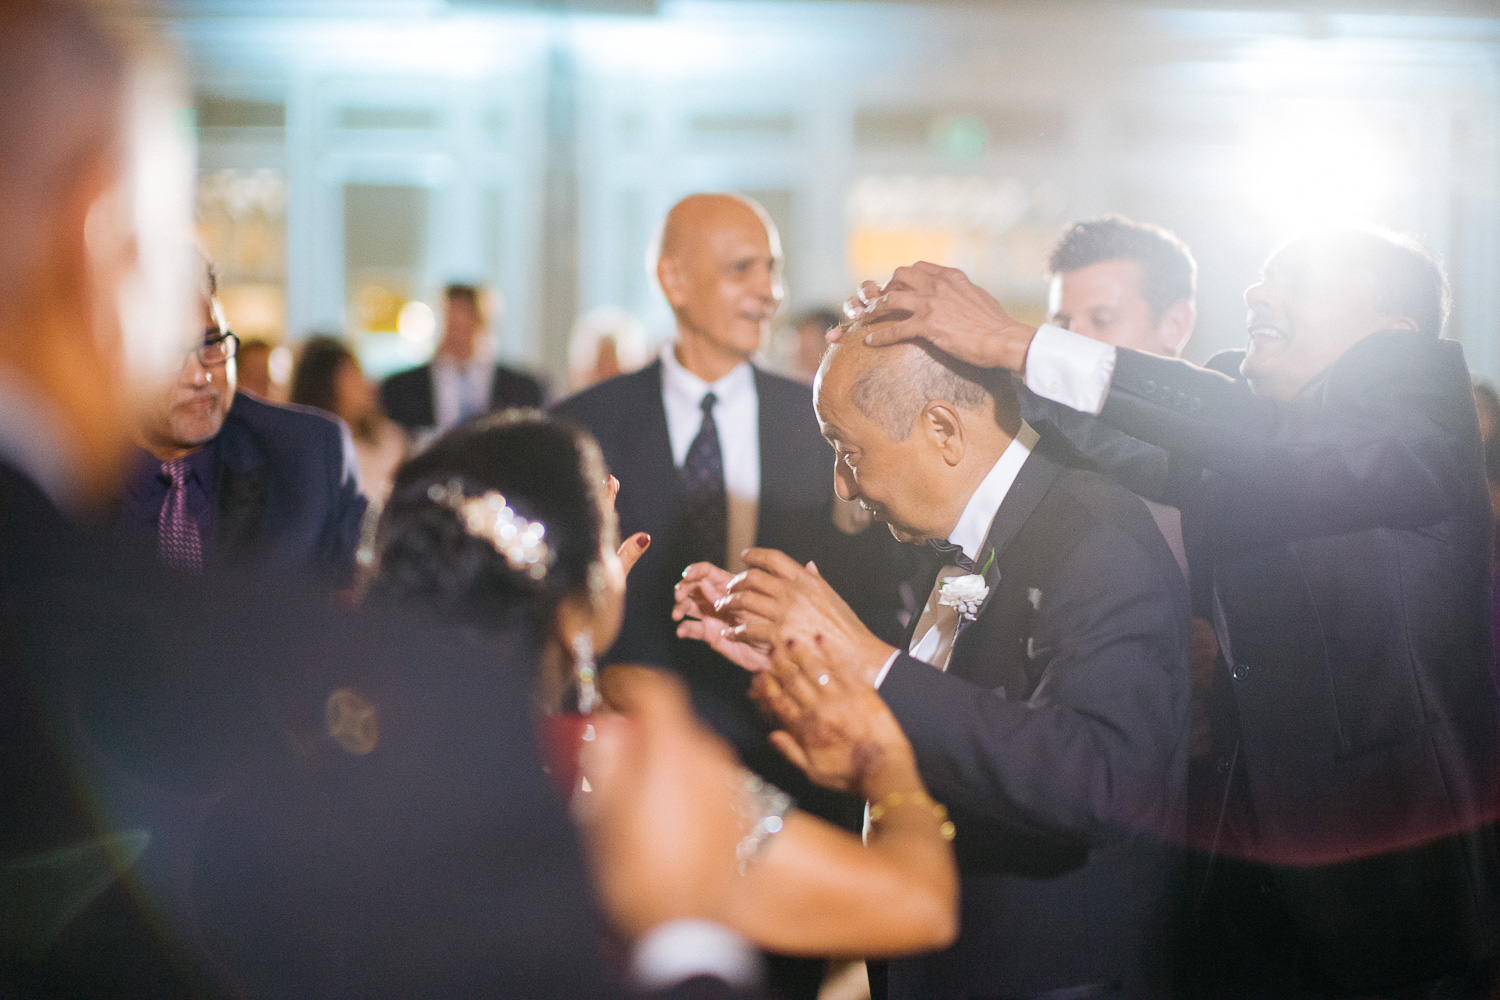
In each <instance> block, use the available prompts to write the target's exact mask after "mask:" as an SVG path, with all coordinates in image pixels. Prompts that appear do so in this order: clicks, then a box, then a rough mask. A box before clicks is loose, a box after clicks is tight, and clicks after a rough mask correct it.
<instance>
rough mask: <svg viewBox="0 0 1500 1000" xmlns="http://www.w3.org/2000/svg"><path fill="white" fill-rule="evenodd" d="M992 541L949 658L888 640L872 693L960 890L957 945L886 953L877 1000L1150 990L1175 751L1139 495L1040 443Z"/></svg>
mask: <svg viewBox="0 0 1500 1000" xmlns="http://www.w3.org/2000/svg"><path fill="white" fill-rule="evenodd" d="M991 552H993V553H994V568H993V569H992V570H991V572H990V574H989V575H990V578H991V580H992V581H993V582H992V585H991V591H990V594H989V597H988V599H987V600H986V602H985V603H984V605H983V607H982V608H981V609H980V611H979V614H978V617H977V619H976V620H974V621H973V622H972V623H968V624H966V626H965V627H964V628H963V630H962V631H961V632H960V634H959V636H958V638H957V639H956V640H955V642H954V646H953V652H952V657H951V659H950V661H949V665H948V670H947V672H946V673H942V672H939V671H938V670H936V669H934V668H933V667H931V666H929V665H928V664H926V663H922V662H920V661H918V660H915V659H913V658H912V657H910V656H908V655H906V654H905V653H904V652H903V653H901V654H900V655H899V656H898V657H897V659H896V662H895V663H894V664H893V666H892V667H891V670H890V673H889V674H888V675H887V676H886V678H885V681H884V682H883V683H882V685H881V688H880V693H881V696H882V697H883V698H884V699H885V701H886V703H887V704H889V705H890V707H891V710H892V711H893V712H894V713H895V715H896V718H897V719H898V720H899V721H900V723H901V727H902V729H904V730H905V731H906V734H907V736H908V737H909V738H910V739H911V742H912V746H913V748H914V749H915V750H916V755H917V763H918V766H919V767H920V769H921V772H922V777H923V780H924V781H925V782H926V783H927V786H928V788H929V790H930V791H931V793H932V795H933V797H934V798H936V799H937V800H938V801H940V802H943V803H945V804H946V805H947V806H948V809H949V811H950V814H951V816H952V819H953V822H954V824H955V826H956V828H957V831H958V832H957V838H956V840H955V842H954V847H955V849H956V852H957V855H958V863H959V872H960V877H961V896H962V904H961V907H962V908H961V917H960V920H961V924H960V926H961V929H960V932H959V939H958V941H957V942H956V943H955V944H954V945H953V946H952V947H951V948H949V949H947V950H946V951H943V952H938V953H936V954H933V955H928V956H923V957H918V958H912V959H903V960H898V961H893V962H891V963H890V966H889V977H890V978H889V983H890V995H891V996H892V997H944V998H946V997H955V998H956V997H1000V996H1004V997H1022V996H1032V995H1039V994H1043V993H1046V992H1047V991H1051V990H1058V991H1064V990H1069V989H1073V988H1082V987H1088V986H1094V987H1096V988H1098V989H1099V990H1100V991H1101V993H1100V995H1110V996H1117V995H1124V996H1137V995H1147V996H1155V995H1158V991H1161V990H1163V989H1164V988H1165V983H1166V980H1167V978H1168V976H1169V968H1168V963H1167V958H1168V949H1169V945H1170V941H1169V933H1168V932H1169V930H1170V927H1171V924H1172V921H1171V917H1172V899H1173V890H1174V886H1173V871H1174V867H1175V864H1174V859H1175V858H1176V856H1177V853H1178V852H1177V849H1176V845H1177V844H1178V843H1180V835H1181V825H1182V796H1183V782H1184V779H1185V772H1186V764H1187V749H1188V725H1187V721H1188V720H1187V716H1188V702H1189V698H1188V675H1187V642H1188V613H1187V595H1186V587H1185V584H1184V583H1183V579H1182V574H1181V572H1180V571H1179V570H1178V568H1177V564H1176V562H1175V561H1174V559H1173V557H1172V554H1171V552H1170V550H1169V549H1168V548H1167V545H1166V542H1165V541H1164V540H1163V539H1162V536H1161V532H1160V531H1158V530H1157V527H1156V524H1155V522H1154V521H1152V519H1151V516H1150V514H1149V513H1148V512H1147V511H1146V508H1145V506H1144V505H1143V504H1142V503H1141V502H1140V500H1139V499H1137V498H1136V497H1133V496H1131V495H1130V494H1129V493H1127V492H1126V491H1125V490H1123V489H1121V488H1120V487H1118V486H1116V485H1114V484H1113V483H1111V482H1110V481H1109V480H1108V479H1106V478H1104V477H1103V476H1100V475H1098V474H1096V473H1093V472H1085V471H1081V470H1076V469H1068V468H1065V467H1064V466H1062V465H1060V464H1059V463H1058V462H1056V461H1054V460H1053V459H1051V458H1050V457H1048V455H1046V454H1045V453H1044V451H1043V450H1042V449H1039V450H1037V451H1034V452H1033V453H1032V454H1031V456H1030V457H1028V458H1027V460H1026V463H1025V464H1024V465H1023V466H1022V467H1021V471H1020V474H1019V475H1018V476H1017V478H1016V481H1015V483H1014V484H1013V485H1012V487H1011V489H1010V491H1009V493H1007V495H1006V497H1005V500H1004V502H1003V503H1002V504H1001V505H1000V509H999V511H998V512H997V514H996V516H995V519H994V521H993V523H992V524H991V527H990V531H989V536H988V538H987V539H986V541H985V547H984V549H983V550H981V553H980V557H979V559H978V560H977V561H979V562H981V563H984V562H987V561H988V559H989V554H990V553H991ZM931 582H932V578H931V577H929V579H928V587H929V589H930V587H931ZM903 648H904V647H903ZM1111 989H1113V990H1118V991H1120V992H1117V993H1116V992H1107V991H1108V990H1111ZM1059 995H1062V994H1061V993H1060V994H1059ZM1067 995H1070V996H1071V995H1074V994H1071V993H1069V994H1067ZM1079 995H1090V996H1092V995H1094V994H1079Z"/></svg>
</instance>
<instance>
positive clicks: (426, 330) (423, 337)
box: [396, 301, 437, 343]
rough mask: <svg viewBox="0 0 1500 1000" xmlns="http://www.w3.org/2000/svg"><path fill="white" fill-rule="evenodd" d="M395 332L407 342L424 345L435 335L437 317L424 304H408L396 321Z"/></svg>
mask: <svg viewBox="0 0 1500 1000" xmlns="http://www.w3.org/2000/svg"><path fill="white" fill-rule="evenodd" d="M396 332H398V333H400V334H401V336H403V337H405V338H406V339H407V340H413V341H416V342H418V343H426V342H427V341H429V340H431V339H432V337H433V334H435V333H437V316H436V315H434V314H433V311H432V307H431V306H429V305H428V304H427V303H425V302H417V301H412V302H408V303H407V304H406V305H404V306H402V307H401V314H400V315H399V316H398V317H397V319H396Z"/></svg>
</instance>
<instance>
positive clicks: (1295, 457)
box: [1100, 333, 1475, 542]
mask: <svg viewBox="0 0 1500 1000" xmlns="http://www.w3.org/2000/svg"><path fill="white" fill-rule="evenodd" d="M1419 337H1420V335H1416V334H1401V333H1385V334H1374V335H1371V336H1370V337H1367V338H1366V339H1365V340H1364V341H1362V342H1360V343H1359V344H1357V345H1355V346H1354V347H1353V348H1351V349H1350V350H1349V351H1348V352H1347V353H1346V354H1345V356H1344V357H1343V358H1342V359H1340V361H1339V362H1338V363H1337V364H1336V365H1335V366H1334V368H1332V369H1330V371H1329V372H1328V374H1327V377H1326V378H1325V379H1324V380H1323V381H1322V382H1321V384H1319V385H1316V386H1314V387H1311V388H1312V389H1313V391H1311V392H1309V391H1304V392H1303V393H1302V394H1301V395H1299V396H1298V398H1297V399H1295V400H1293V401H1291V402H1288V403H1282V402H1277V401H1275V400H1271V399H1266V398H1263V397H1260V396H1256V395H1254V394H1253V393H1251V392H1250V390H1249V388H1248V386H1247V385H1246V384H1245V383H1243V382H1235V381H1232V380H1230V379H1228V378H1226V377H1224V376H1222V375H1219V374H1217V373H1214V372H1209V371H1205V370H1203V369H1200V368H1195V367H1194V366H1192V365H1189V364H1187V363H1185V362H1181V361H1171V360H1167V359H1164V358H1158V357H1153V356H1151V355H1147V354H1141V353H1138V352H1135V351H1129V350H1121V351H1120V352H1119V354H1118V357H1117V360H1116V364H1115V372H1114V379H1113V382H1112V383H1111V387H1110V392H1109V395H1108V397H1107V398H1106V399H1105V403H1104V408H1103V410H1102V411H1101V413H1100V419H1102V420H1103V421H1105V422H1107V423H1109V424H1110V425H1112V426H1113V427H1115V428H1118V429H1119V430H1121V431H1124V432H1125V433H1126V434H1129V435H1131V436H1133V437H1135V438H1138V439H1140V440H1142V441H1145V442H1147V443H1149V444H1153V445H1157V446H1159V447H1161V448H1164V449H1166V450H1168V451H1170V452H1172V453H1173V454H1174V455H1180V456H1184V457H1186V458H1188V459H1190V460H1192V461H1194V462H1196V463H1199V464H1201V465H1202V466H1203V467H1205V468H1207V469H1210V470H1212V471H1214V472H1217V473H1219V474H1220V475H1222V476H1224V477H1225V479H1226V480H1228V481H1229V482H1230V483H1231V484H1232V488H1230V489H1226V490H1223V491H1222V492H1221V500H1222V503H1224V504H1225V505H1228V507H1231V508H1232V509H1225V510H1223V511H1222V512H1221V513H1222V514H1223V515H1224V517H1225V518H1226V519H1227V520H1226V522H1225V523H1231V524H1234V525H1235V526H1236V528H1237V532H1238V533H1239V535H1240V538H1241V539H1242V540H1243V541H1246V542H1252V541H1259V540H1274V539H1286V538H1295V537H1306V536H1311V535H1320V534H1330V533H1343V532H1349V531H1358V530H1363V529H1367V528H1375V527H1395V528H1417V527H1422V526H1425V525H1429V524H1432V523H1435V522H1436V521H1439V520H1441V519H1443V518H1444V517H1448V516H1451V515H1453V514H1454V513H1456V512H1457V511H1458V509H1459V508H1460V507H1461V506H1462V505H1463V503H1464V499H1463V497H1462V496H1461V494H1460V493H1459V491H1456V490H1454V489H1453V485H1452V484H1454V483H1455V482H1463V481H1464V480H1465V477H1466V476H1467V474H1468V469H1469V467H1470V466H1471V465H1472V464H1473V460H1474V456H1473V455H1471V454H1468V452H1469V451H1471V450H1472V448H1470V447H1469V445H1472V444H1473V442H1472V441H1468V440H1467V439H1468V438H1469V437H1470V433H1469V431H1470V430H1471V428H1469V427H1467V426H1466V425H1470V424H1473V422H1474V420H1475V418H1474V416H1473V412H1472V410H1473V407H1472V404H1471V403H1470V401H1469V400H1468V396H1467V371H1466V370H1465V369H1464V366H1463V363H1462V359H1461V356H1455V352H1456V351H1457V345H1450V344H1446V343H1444V344H1436V343H1433V342H1432V341H1431V340H1430V339H1428V340H1427V341H1426V342H1425V343H1424V342H1423V341H1422V340H1420V339H1416V338H1419ZM1459 383H1461V385H1462V391H1461V392H1455V391H1454V387H1455V385H1456V384H1459Z"/></svg>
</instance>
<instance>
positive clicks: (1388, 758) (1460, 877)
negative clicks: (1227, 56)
mask: <svg viewBox="0 0 1500 1000" xmlns="http://www.w3.org/2000/svg"><path fill="white" fill-rule="evenodd" d="M863 297H864V300H865V301H854V300H851V302H850V303H849V304H848V306H847V308H848V310H849V311H850V313H851V315H853V316H855V317H857V318H858V322H857V323H856V324H855V325H854V326H853V327H852V328H850V330H849V331H847V332H845V333H844V334H843V336H856V337H860V338H862V339H866V340H867V341H869V342H873V343H893V342H897V341H901V340H907V339H922V340H926V341H928V342H929V343H931V344H932V345H934V346H935V347H937V348H938V349H940V350H943V351H946V352H948V353H951V354H953V355H954V356H956V357H958V358H961V359H963V360H965V361H967V362H969V363H972V364H976V365H980V366H982V367H998V368H1007V369H1010V370H1011V371H1014V372H1017V373H1021V374H1023V375H1024V377H1025V381H1026V384H1027V386H1028V387H1029V388H1031V389H1032V390H1033V391H1035V392H1037V393H1039V394H1041V395H1043V396H1047V397H1050V398H1052V399H1054V400H1056V401H1058V402H1061V403H1065V404H1067V405H1069V406H1071V407H1072V408H1074V409H1076V410H1078V411H1080V412H1082V413H1084V414H1094V415H1097V419H1098V420H1099V421H1100V422H1102V423H1104V424H1107V425H1109V426H1110V427H1112V428H1115V429H1117V430H1120V431H1123V432H1125V433H1126V434H1128V435H1131V436H1134V437H1135V438H1138V439H1139V440H1141V441H1144V442H1146V443H1148V444H1152V445H1155V446H1156V447H1157V448H1159V449H1162V450H1163V451H1165V452H1166V453H1167V454H1168V455H1169V456H1170V458H1171V460H1172V461H1171V462H1170V463H1161V464H1158V465H1150V464H1149V463H1148V467H1146V468H1144V469H1142V468H1139V467H1136V468H1132V467H1131V466H1130V461H1129V459H1130V456H1129V455H1127V456H1125V461H1124V462H1123V463H1122V464H1119V465H1118V466H1117V467H1116V468H1115V469H1114V471H1116V472H1117V473H1118V474H1119V475H1121V476H1123V477H1129V478H1130V479H1131V481H1132V484H1133V488H1135V489H1137V490H1138V491H1146V492H1147V495H1153V496H1155V497H1156V498H1157V499H1163V500H1166V501H1168V502H1171V503H1174V504H1176V505H1178V506H1182V507H1183V508H1184V509H1185V510H1191V511H1193V514H1194V516H1195V517H1199V518H1201V519H1202V523H1203V525H1204V530H1203V531H1202V532H1201V533H1194V534H1191V535H1190V538H1189V541H1190V543H1193V542H1194V541H1195V539H1197V541H1196V544H1197V545H1200V546H1202V547H1203V548H1204V550H1205V551H1202V552H1200V553H1198V554H1196V555H1195V554H1194V553H1193V552H1190V553H1189V555H1190V556H1191V557H1192V562H1193V565H1194V566H1197V565H1205V566H1210V567H1211V578H1210V584H1211V597H1212V605H1213V614H1214V624H1215V628H1216V630H1217V633H1218V640H1219V645H1220V648H1221V650H1222V660H1221V662H1222V663H1223V665H1224V667H1223V669H1222V670H1221V671H1219V672H1218V673H1217V674H1216V676H1215V678H1214V686H1215V692H1214V694H1215V697H1214V701H1215V703H1216V708H1217V709H1218V711H1217V712H1216V719H1215V722H1216V729H1215V732H1214V734H1213V736H1214V741H1215V748H1214V752H1215V754H1216V759H1217V761H1218V762H1219V771H1220V773H1221V774H1222V781H1221V784H1220V788H1219V791H1218V792H1217V793H1216V794H1217V795H1218V798H1217V800H1216V801H1215V803H1214V806H1215V811H1216V813H1217V815H1218V820H1217V822H1216V823H1215V824H1214V826H1213V829H1212V831H1211V840H1210V842H1209V843H1208V844H1201V845H1196V846H1199V847H1202V848H1204V849H1205V850H1209V851H1211V852H1213V853H1215V854H1217V856H1218V857H1217V860H1216V862H1215V864H1214V866H1213V868H1212V870H1211V872H1210V876H1209V881H1208V882H1207V884H1206V886H1205V887H1204V889H1203V892H1202V907H1201V909H1200V910H1199V912H1198V913H1197V930H1198V932H1199V941H1198V944H1197V946H1196V948H1195V955H1196V958H1197V959H1198V960H1199V964H1198V967H1197V968H1196V969H1195V970H1193V971H1194V973H1195V979H1196V982H1195V983H1194V985H1195V986H1196V987H1197V988H1198V989H1200V990H1201V992H1203V993H1204V995H1210V996H1246V997H1250V996H1253V997H1262V996H1264V997H1286V996H1319V997H1322V996H1355V995H1357V996H1370V995H1390V996H1396V995H1400V996H1406V995H1431V996H1484V995H1486V990H1487V989H1488V988H1489V985H1488V984H1489V981H1490V980H1491V978H1492V977H1493V973H1494V963H1495V960H1496V954H1497V949H1500V913H1497V892H1500V874H1497V873H1500V864H1497V857H1496V845H1495V837H1494V829H1493V826H1492V822H1493V819H1494V809H1495V802H1496V784H1497V782H1496V773H1497V749H1496V746H1497V743H1496V708H1497V706H1496V691H1495V686H1494V684H1493V682H1492V680H1491V676H1490V664H1491V656H1492V650H1491V636H1490V626H1489V614H1488V612H1489V587H1490V580H1489V567H1488V561H1489V558H1488V556H1489V537H1490V530H1491V529H1490V516H1489V504H1488V499H1487V496H1486V490H1485V483H1484V471H1483V469H1482V467H1481V457H1480V448H1479V429H1478V426H1477V423H1476V419H1475V414H1474V405H1473V401H1472V398H1471V396H1470V390H1469V378H1468V371H1467V368H1466V366H1465V364H1464V360H1463V352H1462V350H1461V349H1460V348H1459V346H1458V345H1457V344H1456V343H1453V342H1451V341H1445V340H1442V339H1440V334H1441V331H1442V326H1443V321H1444V318H1445V315H1446V309H1447V301H1448V300H1447V287H1446V283H1445V281H1444V278H1443V275H1442V271H1441V269H1440V268H1439V266H1438V264H1437V262H1436V261H1435V260H1433V258H1432V257H1431V256H1430V255H1429V254H1427V253H1426V252H1425V251H1423V250H1421V249H1420V248H1418V247H1416V246H1415V245H1413V244H1411V243H1410V242H1408V241H1406V240H1403V239H1400V238H1397V237H1393V236H1389V235H1385V234H1382V233H1378V232H1373V231H1366V230H1334V231H1330V232H1323V233H1316V234H1313V235H1310V236H1306V237H1303V238H1301V239H1298V240H1295V241H1293V242H1292V243H1290V244H1288V245H1287V246H1285V247H1283V248H1282V249H1281V250H1279V251H1277V252H1276V253H1275V254H1274V255H1273V256H1272V257H1271V259H1270V260H1269V261H1268V262H1267V264H1266V266H1265V270H1264V273H1263V275H1262V277H1261V278H1260V280H1258V281H1257V282H1256V283H1255V284H1254V285H1252V286H1251V287H1250V289H1249V290H1248V291H1247V292H1246V293H1245V300H1246V303H1247V305H1248V306H1249V320H1248V326H1249V334H1250V337H1249V348H1248V350H1247V351H1246V352H1245V353H1244V354H1243V355H1242V357H1241V360H1240V362H1239V365H1238V374H1239V377H1238V378H1237V379H1234V378H1229V377H1226V376H1224V375H1220V374H1218V373H1216V372H1212V371H1205V370H1202V369H1198V368H1194V367H1193V366H1191V365H1187V364H1184V363H1182V362H1178V361H1170V360H1166V359H1163V358H1157V357H1152V356H1150V355H1148V354H1143V353H1140V352H1137V351H1133V350H1129V349H1124V348H1114V347H1110V346H1106V345H1103V344H1100V343H1098V342H1097V341H1093V340H1089V339H1087V338H1084V337H1080V336H1078V335H1077V334H1074V333H1070V332H1068V331H1066V330H1062V329H1060V328H1057V327H1052V326H1043V327H1041V328H1040V329H1036V328H1032V327H1029V326H1026V325H1025V324H1022V323H1018V322H1016V321H1015V320H1013V319H1011V318H1010V317H1009V316H1008V315H1007V314H1006V312H1005V311H1004V309H1002V308H1001V307H1000V305H999V303H997V302H996V301H995V300H994V299H993V298H992V297H991V296H989V295H988V294H986V293H985V292H983V291H982V290H980V289H978V288H977V287H975V286H974V285H973V284H972V283H970V282H969V281H968V280H967V279H966V278H965V277H964V276H963V274H962V273H960V272H958V271H955V270H952V269H948V268H942V267H938V266H936V265H932V264H926V263H922V264H917V265H914V266H912V267H905V268H901V269H899V270H897V271H896V273H895V275H894V276H893V277H892V279H891V281H890V282H889V283H888V284H887V285H886V286H885V287H884V288H883V289H882V288H876V287H874V286H867V287H866V288H865V289H864V291H863ZM1102 464H1105V465H1108V460H1107V458H1105V459H1104V460H1103V461H1102ZM1184 467H1186V468H1187V469H1192V470H1196V471H1195V472H1194V473H1193V474H1191V475H1189V474H1186V473H1185V471H1184ZM1153 480H1154V487H1155V491H1154V492H1152V491H1151V486H1152V485H1153ZM1142 483H1145V484H1146V485H1145V486H1142V485H1141V484H1142ZM1200 534H1201V538H1199V537H1198V536H1199V535H1200ZM1405 990H1410V991H1413V992H1411V993H1406V992H1402V991H1405ZM1422 991H1427V992H1425V993H1424V992H1422Z"/></svg>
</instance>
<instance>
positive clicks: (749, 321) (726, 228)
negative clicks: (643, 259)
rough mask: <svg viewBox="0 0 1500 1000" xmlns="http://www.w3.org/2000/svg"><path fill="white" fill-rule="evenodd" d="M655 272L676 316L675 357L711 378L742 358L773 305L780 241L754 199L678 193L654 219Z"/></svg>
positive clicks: (756, 341) (763, 330)
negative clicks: (657, 228) (662, 216)
mask: <svg viewBox="0 0 1500 1000" xmlns="http://www.w3.org/2000/svg"><path fill="white" fill-rule="evenodd" d="M657 246H658V251H657V254H656V277H657V280H658V281H659V282H661V290H662V293H663V294H665V295H666V297H667V302H668V303H669V304H670V305H671V306H672V314H673V315H674V316H675V317H676V318H677V344H676V354H677V360H678V361H679V362H681V364H682V365H683V366H684V367H685V368H687V369H688V371H690V372H692V373H693V374H694V375H697V376H698V377H699V378H701V379H703V380H704V381H705V382H715V381H717V380H718V379H720V378H722V377H724V376H725V375H726V374H728V373H729V372H730V371H731V370H733V369H734V368H735V366H737V365H739V364H742V363H744V362H746V361H748V360H750V357H751V355H753V354H754V353H755V352H756V351H757V350H759V348H760V344H761V341H762V339H763V338H764V337H765V335H766V334H767V333H768V332H769V329H770V323H771V317H772V316H774V315H775V313H776V309H777V307H778V306H779V305H780V304H781V241H780V238H779V237H778V236H777V235H776V227H775V226H774V225H772V223H771V220H770V218H769V217H768V216H767V215H766V213H765V210H764V209H762V208H761V207H760V206H759V205H757V204H755V202H753V201H751V200H750V199H748V198H742V197H740V196H739V195H731V194H695V195H690V196H688V197H686V198H684V199H683V200H682V201H680V202H678V203H677V204H676V205H674V206H672V210H671V211H670V212H668V213H667V218H666V221H665V222H663V223H662V228H661V235H660V238H659V240H658V244H657Z"/></svg>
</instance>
